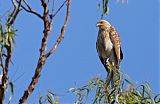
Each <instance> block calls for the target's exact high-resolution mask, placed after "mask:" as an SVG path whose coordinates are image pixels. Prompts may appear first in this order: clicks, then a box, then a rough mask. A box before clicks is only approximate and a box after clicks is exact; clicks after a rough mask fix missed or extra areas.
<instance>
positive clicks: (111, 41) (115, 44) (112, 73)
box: [96, 20, 123, 89]
mask: <svg viewBox="0 0 160 104" xmlns="http://www.w3.org/2000/svg"><path fill="white" fill-rule="evenodd" d="M96 26H97V27H99V32H98V37H97V42H96V48H97V52H98V55H99V58H100V60H101V62H102V64H103V65H104V67H105V69H106V71H107V72H108V76H107V81H106V83H107V86H108V85H109V83H110V82H111V83H112V88H114V89H116V87H114V86H117V85H118V83H116V82H117V80H119V78H120V73H119V66H120V62H121V60H122V59H123V53H122V49H121V42H120V37H119V35H118V33H117V31H116V30H115V28H114V27H113V26H112V25H110V23H109V22H107V21H105V20H100V21H99V22H97V24H96ZM108 63H109V64H110V65H111V66H112V67H109V66H108ZM107 88H108V87H107Z"/></svg>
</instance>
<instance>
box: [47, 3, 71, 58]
mask: <svg viewBox="0 0 160 104" xmlns="http://www.w3.org/2000/svg"><path fill="white" fill-rule="evenodd" d="M68 5H69V6H68V8H67V16H66V19H65V22H64V25H63V26H62V28H61V34H60V36H59V37H58V39H57V41H56V43H55V44H54V45H53V47H52V49H51V50H50V51H49V52H48V53H47V54H46V55H45V56H46V57H49V56H50V55H51V54H52V53H53V52H54V51H55V50H56V48H57V46H58V45H59V44H60V42H61V41H62V39H63V38H64V32H65V30H66V26H67V23H68V20H69V15H70V2H68ZM55 15H56V14H55Z"/></svg>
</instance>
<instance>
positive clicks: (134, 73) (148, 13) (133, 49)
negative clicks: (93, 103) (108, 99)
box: [0, 0, 160, 104]
mask: <svg viewBox="0 0 160 104" xmlns="http://www.w3.org/2000/svg"><path fill="white" fill-rule="evenodd" d="M99 1H100V0H99ZM30 4H31V5H32V6H33V7H34V8H35V9H36V10H37V11H39V12H41V7H40V3H39V1H38V0H36V1H30ZM56 4H57V5H56V8H58V6H59V5H60V2H58V1H56ZM158 4H159V3H158V0H152V1H149V2H147V1H146V0H129V2H128V3H124V4H121V3H116V2H115V1H114V0H110V2H109V15H108V16H107V17H106V18H104V19H106V20H108V21H109V22H110V23H111V24H112V25H113V26H115V28H116V29H117V31H118V33H119V34H120V37H121V43H122V49H123V54H124V59H123V61H122V63H121V70H122V72H123V73H125V74H127V75H128V76H129V77H130V79H131V80H134V82H135V83H138V84H141V83H143V82H145V81H147V82H149V83H150V85H151V88H152V89H153V91H154V92H156V93H160V90H159V89H160V77H159V76H160V71H159V70H160V67H159V58H160V56H159V35H160V34H159V20H158V18H159V15H158V14H159V8H158ZM97 7H98V0H86V1H83V0H72V1H71V16H70V21H69V24H68V27H67V30H66V33H65V38H64V40H63V41H62V43H61V44H60V45H59V47H58V48H57V50H56V51H55V53H54V54H53V55H52V56H51V57H50V58H49V59H48V60H47V62H46V64H45V66H44V67H43V71H42V73H41V77H40V80H39V83H38V85H37V86H36V89H35V91H34V92H33V94H32V95H31V96H30V98H29V100H28V103H29V104H32V103H33V102H35V101H37V100H36V99H37V98H38V97H39V94H40V95H45V94H46V92H47V90H48V89H51V90H52V91H53V92H55V93H57V94H58V95H59V96H60V101H61V102H62V103H73V102H74V99H73V96H74V94H68V93H66V92H67V90H68V89H69V88H71V87H75V85H74V83H75V82H76V83H77V86H78V87H80V86H83V85H85V84H87V81H88V80H89V79H91V78H93V77H94V76H96V75H97V74H100V75H101V76H102V77H105V76H106V74H107V73H106V72H105V69H104V67H103V66H102V64H101V62H100V60H99V58H98V55H97V52H96V47H95V45H96V44H95V43H96V39H97V32H98V28H97V27H96V26H95V24H96V22H97V21H99V20H100V14H101V13H100V12H98V9H97ZM56 8H55V9H56ZM8 9H11V7H10V2H7V1H6V2H2V1H0V13H5V11H6V10H8ZM64 17H65V9H62V11H61V12H60V13H59V14H58V15H57V16H56V18H55V19H54V22H53V24H54V25H53V32H52V33H51V35H50V36H49V40H48V43H49V45H48V47H47V49H50V47H51V46H52V44H53V42H55V40H56V39H57V37H58V35H59V34H60V28H61V26H62V24H63V21H64ZM15 28H16V29H18V32H17V36H16V45H15V48H14V53H13V57H12V61H13V63H14V64H12V65H11V67H10V71H9V74H10V75H11V77H10V78H11V80H12V81H14V80H15V79H16V78H17V77H19V76H21V75H22V76H21V77H20V78H19V79H18V80H16V81H15V96H14V97H13V99H12V100H13V102H17V101H18V100H19V98H20V97H21V96H22V94H23V92H24V90H25V89H26V88H27V86H28V84H29V83H30V81H31V78H32V75H33V73H34V70H35V67H36V64H37V59H38V57H39V51H38V50H39V47H40V43H41V38H42V32H43V23H42V21H41V20H40V19H38V18H37V17H36V16H33V15H29V14H27V13H26V12H23V11H22V12H21V13H20V15H19V16H18V18H17V20H16V24H15ZM33 104H34V103H33Z"/></svg>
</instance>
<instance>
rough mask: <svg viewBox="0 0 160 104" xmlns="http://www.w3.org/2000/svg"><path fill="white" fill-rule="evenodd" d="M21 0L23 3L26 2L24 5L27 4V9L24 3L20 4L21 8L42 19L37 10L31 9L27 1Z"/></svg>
mask: <svg viewBox="0 0 160 104" xmlns="http://www.w3.org/2000/svg"><path fill="white" fill-rule="evenodd" d="M23 1H24V3H25V4H26V6H27V8H28V9H27V8H26V7H25V6H24V5H21V7H22V9H24V10H25V11H26V12H28V13H31V14H34V15H36V16H37V17H39V18H40V19H43V17H42V16H41V14H39V13H38V12H36V11H35V10H33V9H32V8H31V6H30V5H29V4H28V3H27V1H26V0H23ZM16 2H18V3H19V1H18V0H16Z"/></svg>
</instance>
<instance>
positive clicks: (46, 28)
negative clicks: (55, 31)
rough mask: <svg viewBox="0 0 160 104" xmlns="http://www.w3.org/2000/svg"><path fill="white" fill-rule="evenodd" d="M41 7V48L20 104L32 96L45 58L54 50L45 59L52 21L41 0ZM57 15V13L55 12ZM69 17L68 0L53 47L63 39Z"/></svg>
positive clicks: (44, 1) (44, 3)
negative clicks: (42, 25)
mask: <svg viewBox="0 0 160 104" xmlns="http://www.w3.org/2000/svg"><path fill="white" fill-rule="evenodd" d="M41 3H42V6H43V22H44V30H43V38H42V42H41V48H40V56H39V59H38V63H37V67H36V70H35V73H34V75H33V77H32V81H31V83H30V84H29V86H28V88H27V90H26V91H25V92H24V94H23V96H22V97H21V99H20V100H19V103H20V104H24V103H25V102H26V100H27V99H28V97H29V96H30V95H31V94H32V92H33V90H34V88H35V85H36V84H37V83H38V80H39V77H40V74H41V71H42V67H43V66H44V64H45V62H46V60H47V57H49V56H50V54H52V53H53V52H54V50H55V49H56V48H53V50H52V51H51V52H49V55H48V56H47V57H46V55H45V54H44V53H45V51H46V46H47V39H48V35H49V34H50V32H51V28H52V19H53V17H50V15H49V10H48V4H47V2H46V0H41ZM57 13H58V12H57ZM69 15H70V0H68V5H67V14H66V19H65V23H64V25H63V27H62V29H61V36H60V38H59V39H58V40H57V42H56V44H55V46H54V47H57V46H58V44H59V43H60V42H61V40H62V39H63V37H64V31H65V29H66V25H67V23H68V19H69ZM48 17H50V19H49V18H48Z"/></svg>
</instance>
